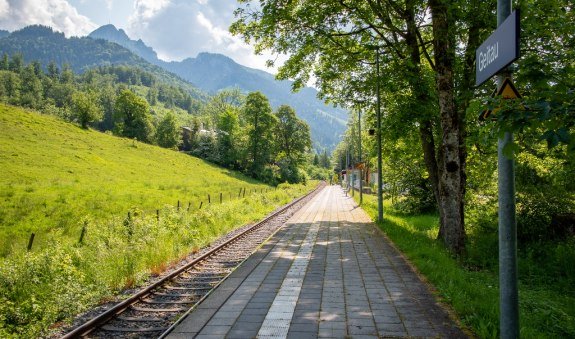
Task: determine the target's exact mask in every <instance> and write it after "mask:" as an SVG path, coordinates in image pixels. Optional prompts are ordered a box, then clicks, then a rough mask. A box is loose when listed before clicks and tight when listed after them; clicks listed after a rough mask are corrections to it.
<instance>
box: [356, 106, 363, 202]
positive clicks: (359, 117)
mask: <svg viewBox="0 0 575 339" xmlns="http://www.w3.org/2000/svg"><path fill="white" fill-rule="evenodd" d="M357 115H358V119H357V129H358V132H359V133H358V137H359V204H360V205H361V204H363V168H361V110H358V111H357Z"/></svg>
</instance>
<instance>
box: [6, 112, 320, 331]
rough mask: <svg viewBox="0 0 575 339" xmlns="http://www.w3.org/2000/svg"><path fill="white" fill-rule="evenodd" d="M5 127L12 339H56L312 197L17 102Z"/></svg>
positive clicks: (8, 324)
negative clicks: (98, 309)
mask: <svg viewBox="0 0 575 339" xmlns="http://www.w3.org/2000/svg"><path fill="white" fill-rule="evenodd" d="M0 130H1V131H2V133H0V169H1V175H0V337H2V338H6V337H37V336H45V335H48V334H49V333H50V331H51V330H52V328H54V327H58V326H59V325H60V324H63V323H65V322H66V321H69V319H70V318H71V317H72V316H73V315H74V314H77V313H79V312H82V311H83V310H85V309H87V308H89V307H91V306H93V305H95V304H97V303H99V302H101V301H103V300H107V299H109V298H110V297H111V296H113V295H114V294H115V293H116V292H117V291H119V290H121V289H123V288H126V287H132V286H135V285H138V284H139V283H141V282H142V281H144V279H146V278H147V277H148V276H149V275H150V274H152V275H153V274H158V273H160V272H162V271H164V270H165V269H166V268H167V267H169V265H170V263H172V262H174V261H177V260H178V259H179V258H182V257H184V256H185V255H186V254H188V253H190V252H192V251H195V250H197V249H199V248H201V247H203V246H206V245H208V244H209V243H210V242H211V241H213V240H215V239H217V238H218V237H219V236H221V235H223V234H225V233H227V232H229V231H230V230H232V229H234V228H237V227H239V226H241V225H244V224H246V223H249V222H252V221H254V220H258V219H260V218H262V217H263V216H264V215H265V214H267V213H269V212H271V211H272V210H273V209H275V208H276V207H278V206H280V205H282V204H285V203H287V202H289V201H290V200H292V199H294V198H295V197H297V196H301V195H302V194H304V193H305V192H307V191H309V190H311V189H312V188H313V185H308V186H303V185H280V186H279V187H278V188H277V189H276V188H272V187H269V186H266V185H263V184H261V183H258V182H257V181H254V180H252V179H249V178H247V177H245V176H243V175H241V174H238V173H235V172H232V171H229V170H226V169H223V168H220V167H217V166H214V165H211V164H209V163H207V162H205V161H202V160H200V159H197V158H194V157H191V156H188V155H185V154H181V153H178V152H175V151H172V150H167V149H162V148H159V147H155V146H151V145H147V144H143V143H140V142H137V141H134V140H128V139H122V138H118V137H114V136H111V135H107V134H104V133H99V132H95V131H90V130H82V129H80V128H79V127H77V126H75V125H73V124H70V123H66V122H63V121H61V120H58V119H57V118H55V117H51V116H45V115H41V114H39V113H36V112H32V111H25V110H22V109H20V108H15V107H11V106H6V105H0ZM242 189H245V197H243V192H242V196H241V197H239V193H240V191H241V190H242ZM220 193H221V194H222V198H223V202H222V203H220ZM208 195H210V198H211V203H208ZM178 201H180V205H181V207H180V209H178V208H177V204H178ZM200 204H202V208H201V209H200V208H199V207H200ZM188 208H189V209H188ZM157 211H158V212H159V218H158V217H157V216H158V214H157ZM84 226H86V229H85V234H84V237H83V239H82V242H80V234H81V233H82V228H83V227H84ZM31 233H35V240H34V244H33V248H32V250H31V251H29V252H28V251H26V247H27V244H28V239H29V236H30V234H31Z"/></svg>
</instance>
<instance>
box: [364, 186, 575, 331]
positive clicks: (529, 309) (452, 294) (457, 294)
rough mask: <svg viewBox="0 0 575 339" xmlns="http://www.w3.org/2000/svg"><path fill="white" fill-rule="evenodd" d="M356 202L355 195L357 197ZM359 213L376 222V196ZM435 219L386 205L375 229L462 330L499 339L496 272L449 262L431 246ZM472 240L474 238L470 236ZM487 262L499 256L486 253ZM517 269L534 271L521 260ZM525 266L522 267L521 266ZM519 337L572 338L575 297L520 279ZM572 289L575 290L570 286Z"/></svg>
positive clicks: (440, 249)
mask: <svg viewBox="0 0 575 339" xmlns="http://www.w3.org/2000/svg"><path fill="white" fill-rule="evenodd" d="M355 198H356V200H357V199H358V195H357V194H356V195H355ZM362 207H363V209H364V210H365V211H366V212H367V213H368V214H369V215H370V216H371V217H372V218H373V219H374V220H375V219H376V217H377V205H376V200H375V196H366V195H364V204H363V206H362ZM438 225H439V224H438V217H437V216H435V215H413V216H411V215H402V214H399V213H396V212H394V211H393V210H392V209H391V208H390V205H389V204H385V206H384V221H383V223H382V224H380V225H379V227H380V228H381V229H382V230H383V231H384V232H385V233H386V234H387V235H388V236H389V238H390V239H391V240H392V241H393V242H394V243H395V244H396V246H397V247H398V248H399V249H400V250H401V251H402V252H403V253H404V254H405V255H406V256H407V257H408V258H409V259H410V261H411V262H412V263H413V264H414V265H415V266H416V267H417V269H418V270H419V272H420V273H421V274H423V275H424V276H425V277H426V278H427V280H428V281H429V282H430V283H431V284H432V285H433V286H435V288H436V289H437V291H438V297H439V298H440V300H442V301H444V302H445V303H447V304H449V305H450V306H451V307H452V308H453V310H454V311H455V312H456V314H457V316H458V317H459V319H460V320H461V322H462V324H463V325H464V326H466V327H468V328H469V329H471V331H472V332H474V333H475V334H476V335H477V336H479V337H480V338H497V337H498V336H499V289H498V285H499V283H498V275H497V272H492V271H490V270H487V269H483V270H479V269H475V270H471V269H468V268H466V267H465V265H463V264H462V262H461V261H460V260H457V259H455V258H453V257H452V256H451V255H450V254H449V253H448V252H447V251H446V250H445V248H444V247H443V246H442V244H441V243H440V242H438V241H436V240H435V238H436V236H437V232H438ZM468 236H469V237H473V234H470V235H468ZM484 255H485V256H490V255H495V256H496V255H497V253H495V254H493V253H484ZM519 260H520V265H536V263H534V262H527V259H522V258H520V259H519ZM522 260H523V261H522ZM519 279H520V282H519V297H520V302H519V307H520V333H521V336H522V337H523V338H564V337H575V293H574V291H573V289H572V288H571V289H570V290H569V289H567V290H566V289H558V288H557V286H558V285H557V284H556V283H554V282H552V281H554V280H555V279H552V278H550V279H549V280H548V281H549V282H548V283H547V284H545V283H543V284H541V283H538V284H532V283H530V281H529V279H526V277H525V279H524V277H522V276H521V275H520V277H519ZM571 286H573V285H571Z"/></svg>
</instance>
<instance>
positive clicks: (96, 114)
mask: <svg viewBox="0 0 575 339" xmlns="http://www.w3.org/2000/svg"><path fill="white" fill-rule="evenodd" d="M72 105H73V117H74V118H75V119H76V120H77V121H78V122H79V123H80V126H82V128H84V129H86V128H88V125H89V124H91V123H93V122H95V121H98V120H99V119H101V118H102V109H101V108H100V106H99V105H98V97H97V94H96V93H95V92H93V91H88V92H76V93H74V94H72Z"/></svg>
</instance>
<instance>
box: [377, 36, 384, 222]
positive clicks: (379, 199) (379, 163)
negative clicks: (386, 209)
mask: <svg viewBox="0 0 575 339" xmlns="http://www.w3.org/2000/svg"><path fill="white" fill-rule="evenodd" d="M375 65H376V75H377V77H376V86H375V88H376V95H377V107H376V109H377V112H376V113H377V126H376V132H375V133H376V135H377V221H378V222H383V192H382V187H381V186H382V183H383V178H382V170H381V166H382V161H381V102H380V98H379V46H377V47H376V49H375Z"/></svg>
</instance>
